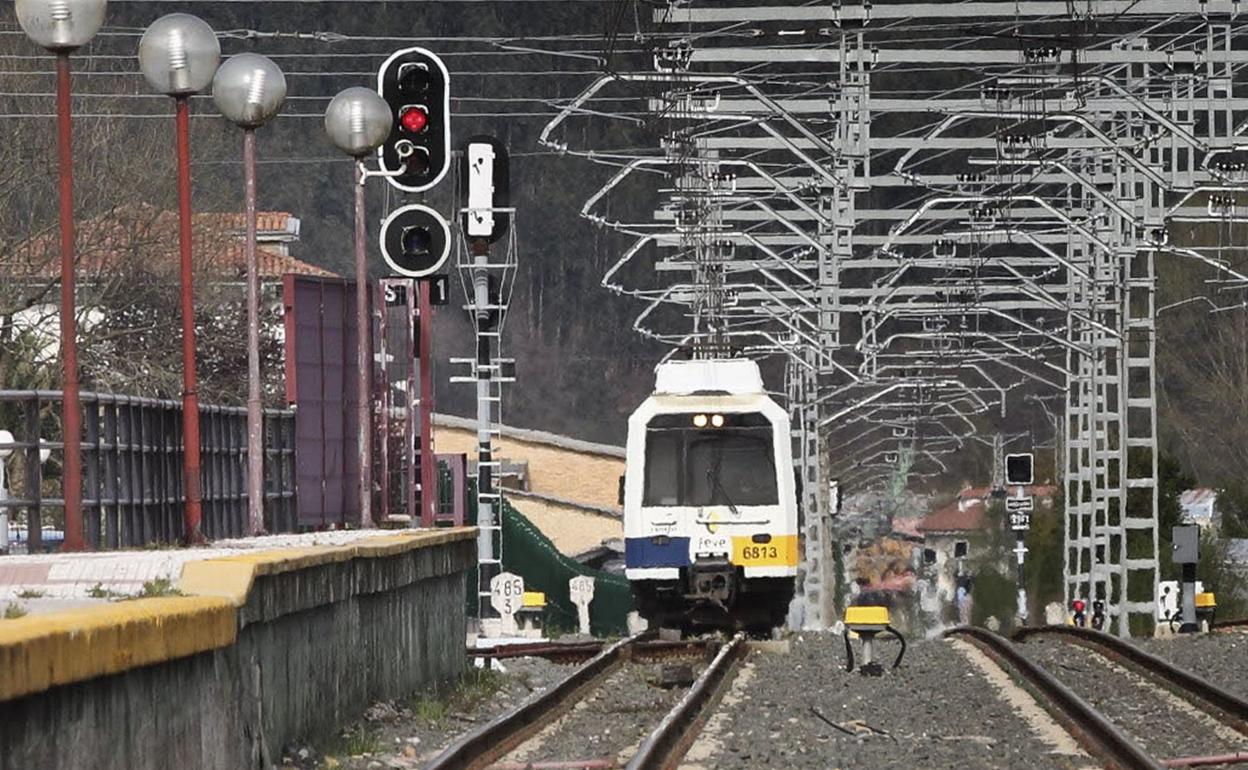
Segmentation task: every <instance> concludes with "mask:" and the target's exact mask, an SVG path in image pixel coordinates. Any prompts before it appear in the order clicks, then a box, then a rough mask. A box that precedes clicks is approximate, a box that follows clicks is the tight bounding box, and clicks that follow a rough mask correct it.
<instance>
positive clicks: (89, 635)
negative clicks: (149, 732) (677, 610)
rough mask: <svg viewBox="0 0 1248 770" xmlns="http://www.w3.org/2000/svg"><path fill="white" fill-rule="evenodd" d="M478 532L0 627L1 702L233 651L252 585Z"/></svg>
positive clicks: (321, 551)
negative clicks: (241, 612)
mask: <svg viewBox="0 0 1248 770" xmlns="http://www.w3.org/2000/svg"><path fill="white" fill-rule="evenodd" d="M476 533H477V530H476V528H474V527H461V528H456V529H442V530H435V531H424V532H412V533H403V534H384V535H383V534H378V536H377V537H370V538H368V539H366V540H361V541H359V542H356V543H350V544H346V545H340V546H311V547H308V548H289V549H278V550H265V551H256V552H255V553H244V554H235V555H231V556H223V557H219V558H212V559H203V560H200V561H191V562H187V563H186V564H185V565H184V566H183V568H182V576H181V578H180V579H179V580H178V582H177V589H178V591H179V592H181V593H182V594H183V595H182V596H169V597H161V598H153V599H134V600H126V601H120V602H109V603H107V604H96V605H90V606H87V607H78V608H75V609H72V610H65V611H62V612H51V613H47V614H40V615H29V616H26V617H23V618H18V619H16V620H5V621H0V672H3V674H2V675H0V702H3V701H7V700H13V699H15V698H20V697H22V696H24V695H30V694H32V693H37V692H42V691H44V690H47V689H49V688H51V687H57V686H60V685H66V684H71V683H73V682H81V681H85V680H87V679H93V678H95V677H99V676H106V675H109V674H117V673H121V672H123V671H127V670H129V669H132V668H138V667H140V666H150V665H153V664H157V663H163V662H165V661H169V660H175V659H177V658H182V657H186V656H188V655H195V654H197V653H201V652H207V651H209V650H215V649H220V648H223V647H228V646H229V645H231V644H233V643H234V641H235V639H236V638H237V635H238V608H239V607H241V606H242V605H243V604H245V603H246V601H247V596H248V594H249V593H250V592H251V587H252V585H253V584H254V583H255V579H256V577H258V576H260V575H276V574H281V573H285V572H293V571H296V570H301V569H308V568H310V567H315V566H320V565H323V564H332V563H336V562H344V561H348V560H351V559H377V558H385V557H388V556H397V555H400V554H403V553H406V552H408V551H414V550H418V549H421V548H431V547H435V546H438V545H443V544H446V543H452V542H456V541H459V540H472V539H474V538H475V537H476Z"/></svg>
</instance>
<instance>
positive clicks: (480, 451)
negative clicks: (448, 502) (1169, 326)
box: [472, 240, 502, 618]
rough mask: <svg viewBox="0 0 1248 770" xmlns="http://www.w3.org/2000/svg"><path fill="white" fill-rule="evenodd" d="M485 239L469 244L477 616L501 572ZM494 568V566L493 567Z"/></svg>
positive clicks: (485, 609) (485, 612) (485, 613)
mask: <svg viewBox="0 0 1248 770" xmlns="http://www.w3.org/2000/svg"><path fill="white" fill-rule="evenodd" d="M489 248H490V245H489V242H488V241H485V240H478V241H474V242H473V244H472V253H473V264H474V266H475V268H476V269H475V270H473V280H472V286H473V305H474V306H475V307H476V313H477V318H476V326H477V527H478V530H477V583H478V584H477V594H478V598H477V602H478V606H477V616H478V617H480V618H485V617H490V616H492V615H493V614H494V613H493V611H492V609H491V608H490V606H489V604H488V602H485V601H483V600H484V599H485V597H487V596H489V593H490V581H491V580H492V579H493V577H494V576H495V575H496V574H498V573H499V572H501V571H502V566H501V564H500V563H499V559H498V557H497V556H496V555H495V553H496V551H495V542H494V540H495V532H496V531H499V530H498V528H497V526H496V525H497V524H498V522H499V519H498V516H499V513H500V511H498V510H496V509H495V507H494V500H495V499H496V498H495V496H494V476H493V447H492V434H491V431H492V430H493V422H494V421H493V419H492V416H491V409H490V354H491V350H490V337H489V335H488V334H486V333H485V332H486V326H487V324H488V323H489V320H488V319H489V312H490V311H489V310H488V307H489V304H490V279H489V272H488V267H487V265H488V264H489V259H490V251H489ZM495 567H497V569H495Z"/></svg>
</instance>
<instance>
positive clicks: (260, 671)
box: [0, 528, 476, 770]
mask: <svg viewBox="0 0 1248 770" xmlns="http://www.w3.org/2000/svg"><path fill="white" fill-rule="evenodd" d="M475 541H476V530H475V529H473V528H458V529H438V530H405V531H402V532H394V531H362V532H343V533H331V534H309V535H295V536H275V537H266V538H255V539H250V540H247V541H230V542H221V543H216V544H214V545H213V546H209V547H203V548H194V549H177V550H174V549H170V550H167V551H130V552H120V553H95V554H54V555H46V556H11V557H4V558H0V580H2V581H3V591H4V594H3V596H4V597H6V598H5V599H3V600H0V606H3V605H4V604H7V603H8V602H20V603H21V604H22V605H23V606H25V605H26V604H30V605H31V611H30V612H29V613H28V614H24V615H21V616H20V617H12V616H10V618H9V619H0V671H2V672H4V675H3V676H0V745H2V746H4V747H5V750H4V751H3V752H0V770H18V769H19V768H22V769H23V770H24V769H25V768H31V767H49V768H55V767H66V768H68V767H73V768H76V769H79V770H92V769H94V768H99V769H100V770H104V768H116V767H126V768H133V769H134V770H146V769H147V768H150V769H151V770H158V769H160V770H163V768H167V767H187V768H220V769H221V770H235V769H236V768H239V767H270V766H273V765H274V764H276V762H277V761H278V760H280V756H281V750H282V747H284V746H286V745H288V744H289V743H290V742H291V741H294V740H297V739H300V738H304V737H308V736H313V735H318V734H323V733H325V732H326V731H332V730H334V729H336V728H337V726H338V725H339V724H341V723H342V721H343V720H344V719H348V718H351V717H352V715H358V714H360V713H362V712H363V710H364V709H365V708H367V707H368V706H369V705H370V704H372V703H375V702H377V701H380V700H389V699H397V698H403V697H409V696H411V695H412V694H413V693H415V692H419V691H421V690H423V689H427V688H434V687H438V686H442V685H446V684H448V683H449V682H451V681H454V680H455V679H457V678H458V677H459V676H460V675H462V673H463V672H464V670H465V667H466V666H467V660H466V655H465V649H464V639H465V636H466V633H467V618H466V598H467V583H468V581H467V573H468V571H469V570H471V569H472V568H473V567H474V566H475V564H476V542H475ZM156 581H159V584H158V585H156V588H157V589H159V590H154V589H153V588H152V586H153V584H155V583H156ZM145 585H146V586H148V588H147V589H146V590H145V588H144V586H145ZM40 592H44V593H45V594H46V595H40V596H35V594H39V593H40ZM10 596H11V597H14V598H12V599H9V598H7V597H10ZM22 596H26V597H29V598H20V597H22ZM14 614H16V613H14ZM49 736H56V740H49V739H48V737H49ZM206 747H212V748H211V749H210V750H206Z"/></svg>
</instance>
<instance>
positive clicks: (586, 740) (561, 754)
mask: <svg viewBox="0 0 1248 770" xmlns="http://www.w3.org/2000/svg"><path fill="white" fill-rule="evenodd" d="M678 662H679V663H689V664H691V665H692V667H693V672H694V674H695V675H696V674H697V673H699V672H701V671H702V670H703V669H704V668H705V667H706V660H705V659H703V660H697V661H694V660H680V661H677V660H669V661H664V662H663V663H625V664H624V665H623V666H621V667H620V668H619V669H618V670H616V671H615V672H613V673H612V674H611V675H610V676H609V677H607V679H606V681H605V682H604V684H603V686H601V687H598V688H596V689H595V690H594V691H593V692H591V693H588V694H587V695H586V696H585V697H584V698H583V699H582V700H581V701H580V702H579V703H577V704H576V706H574V707H573V708H572V710H571V711H569V712H568V713H567V714H565V715H564V716H563V717H562V718H561V719H560V720H559V721H558V722H557V723H556V724H555V725H553V726H552V727H551V728H550V729H548V730H544V731H542V732H541V733H539V734H538V735H536V736H534V737H533V738H531V739H530V740H529V741H527V742H526V743H524V744H522V745H521V746H519V747H517V749H516V751H514V752H512V753H511V754H509V755H508V756H507V758H506V759H507V760H508V761H523V762H568V761H573V760H582V759H605V760H610V759H616V758H618V759H620V760H621V764H623V763H624V762H627V760H629V759H631V758H632V755H633V753H634V752H635V749H636V748H637V747H638V746H639V745H641V742H642V741H643V740H645V738H646V736H648V735H649V734H650V732H651V731H652V730H653V729H654V728H655V727H656V726H657V725H658V723H659V721H660V720H662V718H663V717H664V716H665V715H666V714H667V713H668V712H669V711H670V710H671V709H672V707H673V706H675V705H676V703H677V702H678V701H679V700H680V699H681V698H682V697H683V696H684V694H685V693H686V692H687V688H685V687H670V688H663V687H660V686H658V682H659V679H660V670H661V669H662V668H663V665H665V664H673V663H678Z"/></svg>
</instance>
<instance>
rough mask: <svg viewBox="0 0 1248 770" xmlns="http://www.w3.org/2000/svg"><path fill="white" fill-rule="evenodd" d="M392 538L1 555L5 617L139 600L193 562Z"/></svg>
mask: <svg viewBox="0 0 1248 770" xmlns="http://www.w3.org/2000/svg"><path fill="white" fill-rule="evenodd" d="M392 534H394V533H393V532H392V531H383V530H376V529H372V530H350V531H343V532H312V533H307V534H301V535H267V536H264V537H253V538H240V539H236V540H220V541H217V542H215V543H211V544H208V545H205V546H202V547H196V548H173V547H170V548H166V549H151V550H141V551H108V552H103V553H52V554H37V555H29V556H0V614H3V612H4V610H5V608H6V607H8V606H10V605H11V604H16V605H17V606H18V607H19V608H20V609H21V610H22V611H25V612H29V613H41V612H50V611H54V610H61V609H69V608H71V607H75V606H81V605H83V604H88V603H93V602H104V601H109V600H113V599H119V598H127V597H132V596H136V595H138V594H140V593H141V592H142V591H143V590H144V588H143V587H144V584H153V586H155V585H156V584H157V583H156V581H161V580H164V581H168V583H170V584H173V583H176V582H177V580H178V578H179V577H180V576H181V574H182V566H183V565H184V564H186V563H187V562H188V561H196V560H200V559H214V558H219V557H221V556H229V555H232V554H237V553H245V552H247V551H255V550H275V549H284V548H307V547H310V546H314V545H345V544H348V543H352V542H355V541H357V540H361V539H365V538H369V537H378V536H383V535H392Z"/></svg>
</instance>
